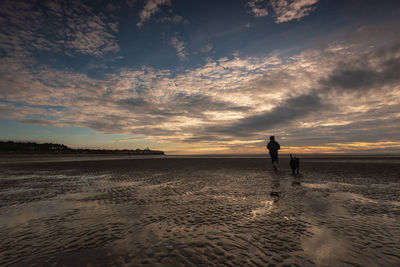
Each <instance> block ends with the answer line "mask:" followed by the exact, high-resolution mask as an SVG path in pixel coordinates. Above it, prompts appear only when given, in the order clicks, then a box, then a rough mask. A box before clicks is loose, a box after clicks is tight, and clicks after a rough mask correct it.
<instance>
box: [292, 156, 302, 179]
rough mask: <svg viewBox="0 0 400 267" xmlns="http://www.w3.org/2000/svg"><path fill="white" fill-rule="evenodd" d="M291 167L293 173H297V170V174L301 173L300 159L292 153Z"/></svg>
mask: <svg viewBox="0 0 400 267" xmlns="http://www.w3.org/2000/svg"><path fill="white" fill-rule="evenodd" d="M290 168H291V169H292V173H293V174H295V172H297V174H299V168H300V159H298V158H296V157H294V158H293V157H292V154H290Z"/></svg>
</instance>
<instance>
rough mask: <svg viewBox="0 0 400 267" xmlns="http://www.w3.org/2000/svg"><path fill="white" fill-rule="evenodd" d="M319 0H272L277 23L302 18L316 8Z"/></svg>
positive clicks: (271, 3)
mask: <svg viewBox="0 0 400 267" xmlns="http://www.w3.org/2000/svg"><path fill="white" fill-rule="evenodd" d="M317 2H318V0H270V5H271V7H272V9H273V11H274V13H275V14H274V17H275V22H276V23H282V22H287V21H291V20H294V19H297V20H299V19H301V18H302V17H305V16H307V15H308V14H309V13H310V12H311V11H313V10H314V9H315V7H314V6H313V5H315V4H316V3H317Z"/></svg>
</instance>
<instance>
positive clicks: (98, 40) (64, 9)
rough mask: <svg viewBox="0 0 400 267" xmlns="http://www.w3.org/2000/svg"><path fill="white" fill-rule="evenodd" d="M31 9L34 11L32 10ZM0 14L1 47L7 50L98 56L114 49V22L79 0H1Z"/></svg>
mask: <svg viewBox="0 0 400 267" xmlns="http://www.w3.org/2000/svg"><path fill="white" fill-rule="evenodd" d="M33 10H34V11H33ZM0 14H1V15H2V16H3V17H4V18H5V19H6V20H7V22H8V23H7V24H6V23H1V26H0V37H1V39H2V41H1V48H2V49H5V50H6V51H7V53H8V54H10V53H12V54H14V53H15V54H18V55H22V54H27V53H32V52H34V51H38V50H39V51H40V50H43V51H51V52H60V53H66V54H69V55H79V54H81V55H82V54H83V55H92V56H102V55H103V54H104V53H109V52H118V51H119V46H118V43H117V41H116V39H115V37H114V35H113V33H115V32H117V31H118V22H117V21H114V20H113V19H109V18H107V17H106V16H105V15H104V14H102V13H97V14H96V13H94V12H93V10H92V9H91V8H90V7H88V6H86V5H85V4H84V3H82V2H80V1H62V0H60V1H51V2H44V3H43V5H39V4H34V3H30V2H27V3H25V2H14V1H3V2H2V3H1V4H0Z"/></svg>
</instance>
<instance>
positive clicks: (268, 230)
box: [0, 158, 400, 266]
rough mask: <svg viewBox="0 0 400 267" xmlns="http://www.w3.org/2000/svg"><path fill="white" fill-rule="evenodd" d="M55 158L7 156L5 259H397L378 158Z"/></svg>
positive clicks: (0, 227) (398, 188) (395, 186)
mask: <svg viewBox="0 0 400 267" xmlns="http://www.w3.org/2000/svg"><path fill="white" fill-rule="evenodd" d="M53 164H56V163H52V164H49V163H29V164H27V165H24V164H22V163H20V164H18V165H6V164H4V165H2V167H1V168H2V173H3V176H2V177H0V192H1V193H0V200H1V201H0V234H1V236H2V237H3V238H2V240H1V243H0V265H19V266H25V265H30V264H36V265H69V266H75V265H87V264H91V265H115V266H122V265H131V266H132V265H133V266H137V265H149V266H154V265H162V266H165V265H171V266H182V265H207V266H208V265H218V264H221V265H233V266H243V265H261V266H267V265H268V264H274V265H284V264H289V265H293V264H298V265H301V266H310V265H318V266H324V265H335V266H342V265H346V264H347V265H357V264H361V265H371V264H372V265H393V264H394V263H398V262H399V261H400V258H399V256H398V255H400V245H399V244H400V239H399V236H400V225H399V221H400V220H399V219H400V205H398V203H400V202H399V200H400V199H399V192H400V184H399V183H398V181H397V177H395V176H394V175H393V177H392V176H390V174H389V175H386V176H384V177H382V176H379V177H382V178H381V179H382V181H383V182H382V183H378V182H379V180H377V179H372V178H374V177H378V175H377V174H379V173H380V174H381V173H383V172H382V171H380V170H379V168H380V167H379V166H383V167H384V168H385V170H387V168H388V166H384V165H383V164H382V163H380V164H377V165H376V166H374V168H376V171H377V172H376V173H375V174H374V173H373V171H374V169H373V170H372V171H371V170H368V173H364V174H363V173H361V174H360V172H357V173H356V174H357V175H354V173H353V175H351V174H352V173H351V171H352V170H353V169H354V167H353V165H351V166H349V167H348V172H349V176H343V173H338V172H337V171H336V169H337V168H334V167H332V169H333V170H335V171H331V172H329V171H327V172H325V173H324V174H321V172H319V168H317V167H316V165H310V166H307V164H304V165H305V166H304V168H303V172H304V174H303V176H292V175H291V171H290V170H289V169H287V170H285V169H282V170H280V171H279V172H273V171H272V170H269V169H268V168H267V167H266V166H265V161H264V159H236V158H235V159H212V160H211V159H190V160H189V159H173V160H166V159H150V160H143V159H142V160H114V161H104V160H103V161H101V162H95V161H84V162H76V163H73V162H62V163H57V164H56V165H53ZM320 164H321V163H318V164H317V165H318V166H319V165H320ZM340 164H341V163H340ZM391 166H392V168H393V170H394V171H393V173H396V170H397V171H398V170H399V169H400V168H399V167H398V166H397V165H391ZM328 167H329V166H328ZM341 167H342V168H343V166H341ZM396 168H397V169H396ZM314 170H317V171H318V172H315V171H314ZM371 173H372V174H371ZM360 175H361V176H362V177H364V178H365V179H360V178H359V177H360ZM371 175H372V176H371ZM374 175H375V176H374ZM370 180H373V181H374V184H373V185H372V183H370V182H369V181H370Z"/></svg>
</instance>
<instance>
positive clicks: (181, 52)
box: [168, 36, 188, 61]
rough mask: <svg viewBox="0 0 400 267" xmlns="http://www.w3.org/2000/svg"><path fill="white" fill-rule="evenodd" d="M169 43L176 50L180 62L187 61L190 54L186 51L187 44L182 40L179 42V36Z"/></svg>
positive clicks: (172, 38) (171, 39)
mask: <svg viewBox="0 0 400 267" xmlns="http://www.w3.org/2000/svg"><path fill="white" fill-rule="evenodd" d="M168 43H169V45H171V46H172V47H173V48H175V50H176V54H177V56H178V57H179V60H181V61H184V60H187V57H188V54H187V52H186V49H185V43H184V42H183V41H182V40H179V39H178V37H177V36H174V37H171V38H170V39H169V42H168Z"/></svg>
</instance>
